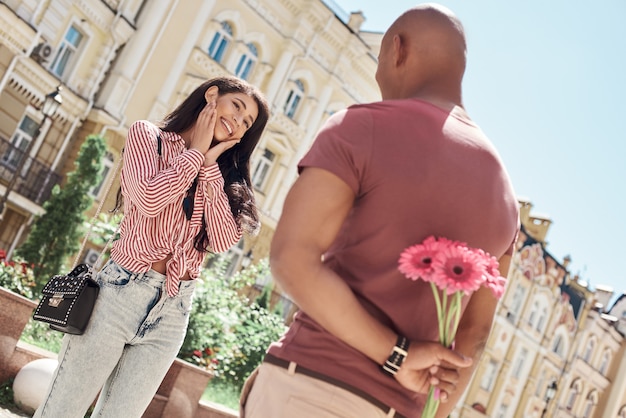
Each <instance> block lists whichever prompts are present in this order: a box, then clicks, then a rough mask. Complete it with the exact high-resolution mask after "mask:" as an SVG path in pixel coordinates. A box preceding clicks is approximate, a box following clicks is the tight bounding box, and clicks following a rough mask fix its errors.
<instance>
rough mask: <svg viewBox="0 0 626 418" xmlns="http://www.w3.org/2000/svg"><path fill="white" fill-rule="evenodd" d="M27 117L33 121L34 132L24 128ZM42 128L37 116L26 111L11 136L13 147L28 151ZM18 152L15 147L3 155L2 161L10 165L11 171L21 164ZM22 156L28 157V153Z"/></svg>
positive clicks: (7, 165)
mask: <svg viewBox="0 0 626 418" xmlns="http://www.w3.org/2000/svg"><path fill="white" fill-rule="evenodd" d="M27 119H28V120H30V121H32V127H34V128H35V129H34V132H32V133H31V132H28V131H26V130H24V129H23V128H24V123H25V122H26V121H27ZM29 124H30V122H29ZM40 129H41V123H40V122H38V121H37V120H36V119H35V118H33V117H32V116H31V115H29V114H28V113H25V114H24V115H22V119H21V120H20V123H18V124H17V127H16V128H15V132H14V133H13V136H12V137H11V141H10V144H11V145H12V146H13V148H17V149H18V150H20V151H21V152H22V153H24V152H26V149H27V148H28V146H29V144H30V143H31V142H33V141H36V140H37V136H38V133H39V131H40ZM17 154H18V152H17V151H16V150H14V149H11V150H7V152H6V153H4V155H3V156H2V160H0V161H2V164H3V165H5V166H6V167H8V168H9V169H10V170H11V171H15V169H16V168H17V165H18V164H19V155H17ZM22 158H24V159H27V158H28V155H23V156H22ZM12 160H14V161H12Z"/></svg>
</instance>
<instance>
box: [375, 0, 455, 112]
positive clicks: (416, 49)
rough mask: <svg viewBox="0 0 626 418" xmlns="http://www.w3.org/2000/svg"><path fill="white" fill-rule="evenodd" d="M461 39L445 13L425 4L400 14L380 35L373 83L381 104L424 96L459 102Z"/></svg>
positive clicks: (449, 17)
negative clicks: (382, 100)
mask: <svg viewBox="0 0 626 418" xmlns="http://www.w3.org/2000/svg"><path fill="white" fill-rule="evenodd" d="M465 54H466V44H465V33H464V30H463V25H462V24H461V22H460V21H459V19H458V18H457V17H456V16H455V15H454V14H453V13H452V12H451V11H450V10H449V9H448V8H446V7H443V6H440V5H438V4H433V3H428V4H423V5H419V6H417V7H414V8H412V9H409V10H407V11H406V12H404V13H403V14H402V15H401V16H400V17H398V19H396V21H395V22H394V23H393V24H392V25H391V27H390V28H389V29H388V30H387V32H386V33H385V36H384V37H383V41H382V43H381V51H380V55H379V68H378V71H377V74H376V80H377V81H378V84H379V86H380V89H381V92H382V94H383V99H400V98H406V97H415V96H420V95H424V94H428V95H436V96H441V97H442V98H447V99H448V100H453V101H458V102H459V103H458V104H460V99H461V97H460V96H461V82H462V79H463V74H464V72H465Z"/></svg>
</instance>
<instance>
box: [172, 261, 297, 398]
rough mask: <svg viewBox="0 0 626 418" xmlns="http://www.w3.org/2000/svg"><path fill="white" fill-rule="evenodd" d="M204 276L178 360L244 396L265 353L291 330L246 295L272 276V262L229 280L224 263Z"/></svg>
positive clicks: (206, 272)
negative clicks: (246, 383) (205, 371)
mask: <svg viewBox="0 0 626 418" xmlns="http://www.w3.org/2000/svg"><path fill="white" fill-rule="evenodd" d="M215 257H216V259H217V262H215V263H214V265H213V267H212V268H211V269H209V270H206V271H203V272H202V275H201V279H200V280H199V281H198V283H197V285H196V292H195V296H194V304H193V309H192V311H191V314H190V316H189V327H188V329H187V335H186V336H185V341H184V342H183V345H182V347H181V349H180V352H179V354H178V357H179V358H181V359H183V360H186V361H188V362H190V363H192V364H195V365H197V366H200V367H204V368H207V369H209V370H211V371H212V372H213V374H214V377H213V379H212V380H211V382H212V384H213V383H218V384H220V383H224V384H226V385H230V386H232V387H234V388H236V390H237V391H238V390H240V389H241V386H242V385H243V383H244V381H245V379H246V378H247V377H248V376H249V375H250V373H252V371H253V370H254V369H255V368H256V367H257V366H258V365H259V364H260V363H261V361H262V360H263V356H264V355H265V350H266V349H267V347H268V346H269V344H270V343H271V342H272V341H275V340H276V339H278V337H280V335H282V333H283V332H284V331H285V329H286V327H285V325H284V322H283V319H282V317H281V316H280V315H278V314H275V313H272V312H270V311H269V310H268V309H266V308H265V307H262V306H260V305H259V304H257V303H254V302H251V301H250V300H248V298H247V296H246V295H245V292H244V290H245V289H246V288H247V287H248V286H250V285H251V284H253V283H254V280H255V278H256V277H257V276H263V275H266V274H268V272H269V266H268V263H267V260H262V261H261V262H260V263H258V264H256V265H252V266H250V267H249V268H247V269H246V270H244V271H242V272H240V273H237V274H235V275H234V276H232V277H226V276H225V274H224V267H225V264H224V261H225V260H224V259H222V258H221V256H215Z"/></svg>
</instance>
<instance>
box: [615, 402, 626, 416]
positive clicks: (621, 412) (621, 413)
mask: <svg viewBox="0 0 626 418" xmlns="http://www.w3.org/2000/svg"><path fill="white" fill-rule="evenodd" d="M617 417H618V418H626V405H624V406H622V409H620V410H619V414H618V415H617Z"/></svg>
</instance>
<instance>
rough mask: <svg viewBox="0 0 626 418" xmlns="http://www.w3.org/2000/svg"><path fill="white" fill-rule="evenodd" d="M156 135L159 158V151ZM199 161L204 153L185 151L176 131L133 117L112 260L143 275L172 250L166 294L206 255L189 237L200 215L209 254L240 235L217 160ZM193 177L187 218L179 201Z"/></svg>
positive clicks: (225, 247)
mask: <svg viewBox="0 0 626 418" xmlns="http://www.w3.org/2000/svg"><path fill="white" fill-rule="evenodd" d="M158 135H160V136H161V144H162V145H161V148H162V150H161V156H159V154H158V150H157V136H158ZM203 162H204V155H202V153H201V152H200V151H198V150H195V149H187V148H186V147H185V141H184V140H183V138H182V137H181V136H180V135H178V134H176V133H174V132H163V131H161V130H160V129H159V128H158V127H157V126H155V125H154V124H152V123H150V122H148V121H137V122H135V123H133V124H132V125H131V127H130V129H129V131H128V137H127V139H126V145H125V147H124V165H123V168H122V172H121V176H120V183H121V186H122V193H123V196H124V218H123V220H122V223H121V225H120V239H119V240H117V241H115V243H114V244H113V247H112V249H111V259H112V260H113V261H115V262H116V263H118V264H119V265H121V266H123V267H124V268H126V269H128V270H130V271H132V272H136V273H141V272H146V271H148V270H150V267H151V266H152V264H153V263H156V262H157V261H161V260H163V259H165V258H166V257H167V256H168V255H170V254H172V258H171V259H170V260H169V261H168V262H167V265H166V273H165V274H166V276H167V285H166V287H167V293H168V295H169V296H175V295H176V294H177V293H178V285H179V282H180V279H181V278H182V277H183V276H184V275H185V272H187V271H188V272H189V276H190V277H191V278H192V279H196V278H198V276H199V274H200V266H201V264H202V261H203V260H204V255H205V254H204V253H201V252H200V251H197V250H196V249H195V248H194V244H193V241H194V237H195V236H196V235H197V234H198V232H199V231H200V228H202V216H203V215H204V216H205V220H206V224H207V225H206V229H207V233H208V236H209V242H210V248H211V250H212V251H213V252H223V251H226V250H228V249H229V248H230V247H231V246H233V245H234V244H236V243H237V242H238V241H239V240H240V239H241V228H239V226H238V225H237V223H236V222H235V219H234V218H233V215H232V212H231V210H230V205H229V203H228V197H227V196H226V193H225V192H224V179H223V177H222V173H221V171H220V169H219V167H218V165H217V163H215V164H212V165H210V166H208V167H204V166H203V165H202V164H203ZM196 176H198V187H197V188H196V193H195V198H194V208H193V216H192V218H191V220H189V221H188V220H187V218H186V217H185V213H184V211H183V208H182V202H183V199H184V198H185V196H186V194H187V190H188V189H189V187H190V186H191V183H192V182H193V180H194V178H195V177H196ZM209 188H210V189H211V191H212V197H211V198H210V197H209V196H210V193H209V192H208V190H209Z"/></svg>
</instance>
